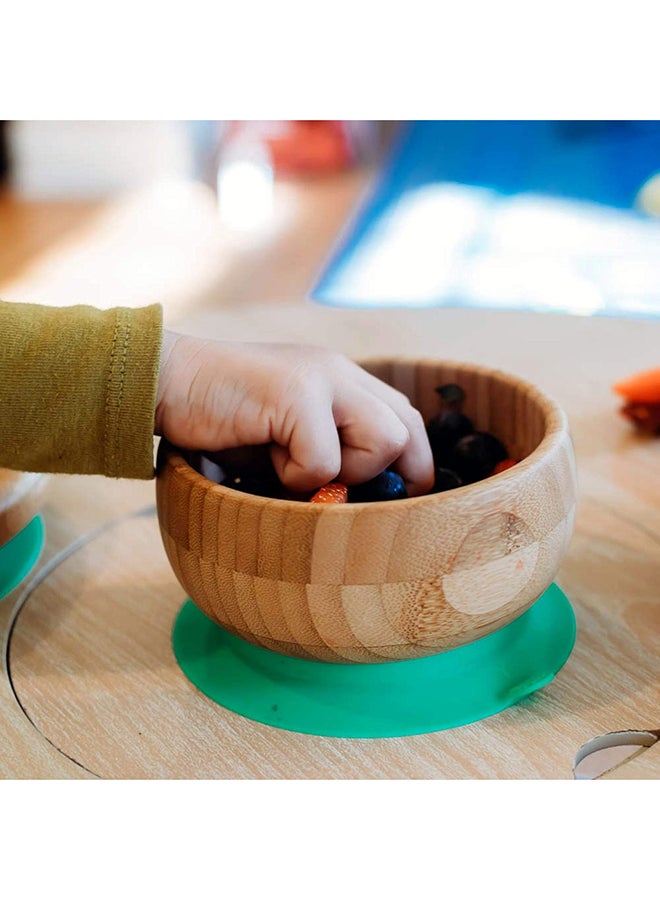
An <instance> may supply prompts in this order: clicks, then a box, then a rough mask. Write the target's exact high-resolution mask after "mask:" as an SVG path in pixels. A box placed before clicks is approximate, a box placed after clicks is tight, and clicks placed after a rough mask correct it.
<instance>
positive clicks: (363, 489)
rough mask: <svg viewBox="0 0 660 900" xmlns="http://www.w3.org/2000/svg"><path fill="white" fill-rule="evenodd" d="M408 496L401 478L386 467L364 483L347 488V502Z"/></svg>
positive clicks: (400, 498) (398, 498) (368, 501)
mask: <svg viewBox="0 0 660 900" xmlns="http://www.w3.org/2000/svg"><path fill="white" fill-rule="evenodd" d="M407 496H408V492H407V491H406V486H405V484H404V483H403V478H402V477H401V476H400V475H397V473H396V472H389V471H388V470H387V469H386V470H385V471H384V472H381V473H380V475H376V477H375V478H372V479H371V481H365V482H364V484H353V485H350V486H349V488H348V502H349V503H373V502H374V501H376V500H403V499H405V498H406V497H407Z"/></svg>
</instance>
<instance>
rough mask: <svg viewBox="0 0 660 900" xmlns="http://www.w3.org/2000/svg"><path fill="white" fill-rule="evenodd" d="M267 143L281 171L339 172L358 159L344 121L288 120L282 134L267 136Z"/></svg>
mask: <svg viewBox="0 0 660 900" xmlns="http://www.w3.org/2000/svg"><path fill="white" fill-rule="evenodd" d="M265 143H266V146H267V147H268V149H269V150H270V154H271V159H272V163H273V169H274V170H275V172H278V173H287V174H289V173H294V174H300V173H306V172H338V171H341V170H342V169H346V168H348V166H350V165H351V163H352V162H353V158H354V157H353V152H352V148H351V141H350V137H349V135H348V132H347V129H346V126H345V125H344V123H343V122H333V121H307V122H305V121H294V122H288V123H286V128H285V129H284V130H283V131H282V133H281V134H276V135H273V136H271V137H267V138H266V141H265Z"/></svg>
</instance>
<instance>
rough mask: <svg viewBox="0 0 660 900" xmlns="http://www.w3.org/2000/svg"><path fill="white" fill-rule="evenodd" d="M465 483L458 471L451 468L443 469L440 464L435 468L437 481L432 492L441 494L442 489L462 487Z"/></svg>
mask: <svg viewBox="0 0 660 900" xmlns="http://www.w3.org/2000/svg"><path fill="white" fill-rule="evenodd" d="M462 484H463V482H462V481H461V479H460V478H459V477H458V475H457V474H456V472H452V470H451V469H443V468H442V467H441V466H438V467H437V468H436V470H435V482H434V484H433V489H432V490H431V492H430V493H431V494H439V493H441V492H442V491H450V490H451V489H452V488H457V487H460V486H461V485H462Z"/></svg>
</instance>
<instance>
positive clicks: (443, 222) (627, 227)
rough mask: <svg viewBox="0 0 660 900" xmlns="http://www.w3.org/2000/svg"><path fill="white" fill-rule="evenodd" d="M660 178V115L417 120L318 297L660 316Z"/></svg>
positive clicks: (355, 302)
mask: <svg viewBox="0 0 660 900" xmlns="http://www.w3.org/2000/svg"><path fill="white" fill-rule="evenodd" d="M659 171H660V123H659V122H655V121H646V122H630V121H619V122H596V121H593V122H543V121H524V122H515V121H507V122H494V121H489V122H474V121H473V122H438V121H432V122H429V121H425V122H412V123H407V124H406V125H404V126H403V127H402V130H401V132H400V134H399V136H398V139H397V141H396V142H395V146H394V148H393V151H392V153H391V155H390V157H389V159H388V160H387V161H386V163H385V165H384V166H383V169H382V171H381V173H380V177H379V178H378V179H377V183H376V185H375V187H374V189H373V191H372V192H371V195H370V197H369V198H368V199H367V201H366V202H365V203H364V204H363V205H362V206H361V208H360V209H359V210H358V211H357V213H356V215H355V217H354V218H353V220H352V221H351V222H350V223H349V225H348V227H347V229H346V231H345V234H344V236H343V237H342V239H341V241H340V243H339V245H338V247H337V248H336V251H335V253H334V254H333V257H332V259H331V260H330V261H329V263H328V264H327V266H326V268H325V271H324V272H323V274H322V275H321V278H320V280H319V282H318V283H317V285H316V287H315V288H314V289H313V291H312V297H313V299H315V300H317V301H319V302H322V303H327V304H330V305H338V306H354V307H369V306H372V307H383V306H438V305H451V306H481V307H489V308H493V307H495V308H498V307H499V308H509V309H516V308H519V309H537V310H543V311H562V312H575V313H579V314H602V315H622V314H623V315H642V316H658V315H660V253H659V252H658V251H659V248H660V219H657V218H653V217H651V216H649V215H646V214H643V213H641V212H640V211H638V210H636V209H635V207H634V204H635V199H636V197H637V195H638V192H639V190H640V188H641V187H642V185H643V184H644V183H645V182H646V181H647V180H648V179H649V178H650V177H652V176H653V175H654V174H656V173H657V172H659Z"/></svg>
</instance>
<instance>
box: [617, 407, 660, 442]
mask: <svg viewBox="0 0 660 900" xmlns="http://www.w3.org/2000/svg"><path fill="white" fill-rule="evenodd" d="M621 412H622V414H623V415H624V416H625V417H626V418H627V419H630V421H631V422H632V423H633V424H634V425H636V426H637V428H639V429H640V431H645V432H646V433H647V434H652V435H653V434H658V435H660V403H628V404H626V406H624V407H623V408H622V409H621Z"/></svg>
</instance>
